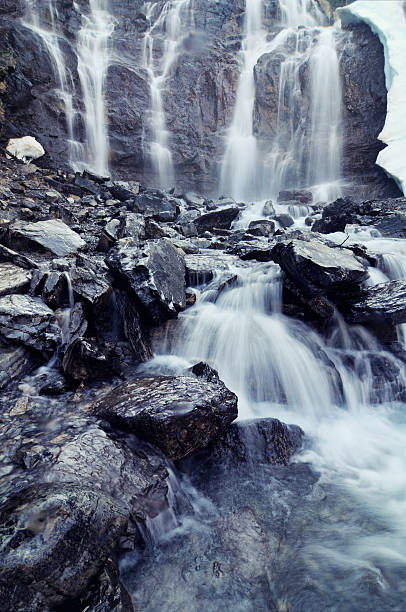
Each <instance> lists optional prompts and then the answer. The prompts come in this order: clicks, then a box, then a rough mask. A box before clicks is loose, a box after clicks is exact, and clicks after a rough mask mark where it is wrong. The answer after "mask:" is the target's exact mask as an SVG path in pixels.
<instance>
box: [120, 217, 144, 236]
mask: <svg viewBox="0 0 406 612" xmlns="http://www.w3.org/2000/svg"><path fill="white" fill-rule="evenodd" d="M117 234H118V237H119V238H134V239H135V240H137V241H142V240H145V234H146V220H145V219H144V217H143V215H140V214H139V213H127V214H125V215H123V216H122V217H121V219H120V225H119V228H118V232H117Z"/></svg>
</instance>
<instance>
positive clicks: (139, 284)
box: [106, 238, 186, 325]
mask: <svg viewBox="0 0 406 612" xmlns="http://www.w3.org/2000/svg"><path fill="white" fill-rule="evenodd" d="M106 261H107V264H108V265H109V267H110V269H111V270H112V272H113V274H114V275H115V276H116V277H117V278H118V279H119V280H120V281H121V284H122V285H123V287H125V288H128V289H130V291H131V293H132V294H133V295H134V296H135V298H136V300H137V303H138V305H139V308H140V309H141V311H142V312H143V314H144V316H145V317H146V318H147V319H148V320H149V321H150V322H152V323H153V324H155V325H159V324H161V323H164V322H165V321H166V320H168V319H170V318H175V317H176V316H177V314H178V313H179V312H180V311H181V310H184V309H185V307H186V292H185V289H186V286H185V261H184V255H183V254H181V252H180V251H179V249H177V248H176V247H175V246H174V245H173V243H172V242H171V241H170V240H168V239H167V238H161V239H159V240H156V241H151V242H148V243H147V244H145V245H144V246H143V247H140V246H138V245H137V244H135V243H134V241H131V239H125V238H124V239H122V240H119V241H118V243H117V246H116V247H115V248H114V249H112V250H111V251H110V253H109V255H108V257H107V260H106Z"/></svg>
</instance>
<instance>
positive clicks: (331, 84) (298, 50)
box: [220, 0, 342, 201]
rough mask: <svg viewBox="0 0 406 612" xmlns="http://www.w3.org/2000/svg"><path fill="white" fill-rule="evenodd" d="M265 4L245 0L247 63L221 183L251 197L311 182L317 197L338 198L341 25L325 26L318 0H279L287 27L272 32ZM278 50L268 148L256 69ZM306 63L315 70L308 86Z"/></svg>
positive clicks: (272, 194)
mask: <svg viewBox="0 0 406 612" xmlns="http://www.w3.org/2000/svg"><path fill="white" fill-rule="evenodd" d="M263 9H264V7H263V1H262V0H247V3H246V14H245V32H244V39H243V43H242V58H243V68H242V72H241V76H240V81H239V86H238V90H237V98H236V104H235V110H234V117H233V121H232V124H231V127H230V129H229V131H228V135H227V139H226V151H225V155H224V159H223V162H222V167H221V181H220V188H221V191H222V192H227V193H230V194H231V195H232V196H233V197H235V198H236V199H238V200H243V201H249V200H259V199H262V198H266V197H276V196H277V195H278V193H279V191H280V190H282V189H285V188H289V187H311V188H313V190H314V192H315V197H316V198H318V199H319V198H322V199H326V200H330V199H333V198H335V197H336V196H337V195H338V186H337V181H338V180H339V178H340V170H341V132H342V125H341V84H340V76H339V70H338V56H337V51H336V47H335V30H334V28H331V27H320V26H322V25H323V22H324V17H323V14H322V13H321V11H320V10H319V8H318V6H317V5H316V4H315V3H314V2H313V0H280V13H281V18H280V22H281V26H283V29H282V30H281V31H280V32H279V33H278V34H276V36H274V38H273V39H272V40H268V37H269V33H268V32H267V31H266V29H265V26H264V23H263ZM276 52H277V53H278V55H281V54H282V55H283V56H284V59H282V61H281V65H280V74H279V99H278V112H277V122H276V130H275V135H274V137H273V139H272V142H271V147H270V149H269V143H264V142H260V139H259V138H258V136H257V135H256V134H255V132H254V124H253V113H254V108H255V74H254V69H255V66H256V65H257V64H258V61H259V60H260V58H261V57H262V56H264V55H265V54H267V53H271V54H272V53H276ZM304 70H307V71H308V73H309V91H308V92H307V94H306V92H305V91H304V85H303V72H304ZM306 97H309V98H310V107H309V106H308V104H307V102H306ZM260 149H261V150H260ZM267 149H268V150H267Z"/></svg>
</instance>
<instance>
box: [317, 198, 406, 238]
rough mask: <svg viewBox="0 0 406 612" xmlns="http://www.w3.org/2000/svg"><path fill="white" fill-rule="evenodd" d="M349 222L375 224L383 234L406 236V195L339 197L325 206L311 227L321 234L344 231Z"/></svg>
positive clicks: (398, 236)
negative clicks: (364, 198) (360, 198)
mask: <svg viewBox="0 0 406 612" xmlns="http://www.w3.org/2000/svg"><path fill="white" fill-rule="evenodd" d="M347 224H355V225H363V226H374V227H375V228H376V229H377V230H378V231H379V232H380V233H381V234H382V236H385V237H388V238H406V198H392V199H388V200H369V201H367V202H361V203H356V202H354V201H353V200H351V199H350V198H344V199H342V198H340V199H338V200H336V201H335V202H333V203H332V204H329V205H328V206H326V207H325V208H323V213H322V218H321V219H319V220H317V221H316V222H315V223H314V225H313V228H312V229H313V231H315V232H321V233H322V234H329V233H332V232H344V231H345V226H346V225H347Z"/></svg>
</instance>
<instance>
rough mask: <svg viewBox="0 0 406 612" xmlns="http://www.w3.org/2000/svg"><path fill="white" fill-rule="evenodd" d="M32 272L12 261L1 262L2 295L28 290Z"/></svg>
mask: <svg viewBox="0 0 406 612" xmlns="http://www.w3.org/2000/svg"><path fill="white" fill-rule="evenodd" d="M30 281H31V273H30V272H28V271H27V270H24V269H23V268H19V267H18V266H15V265H14V264H12V263H0V297H2V296H3V295H8V294H10V293H24V292H25V291H27V290H28V288H29V286H30Z"/></svg>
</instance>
